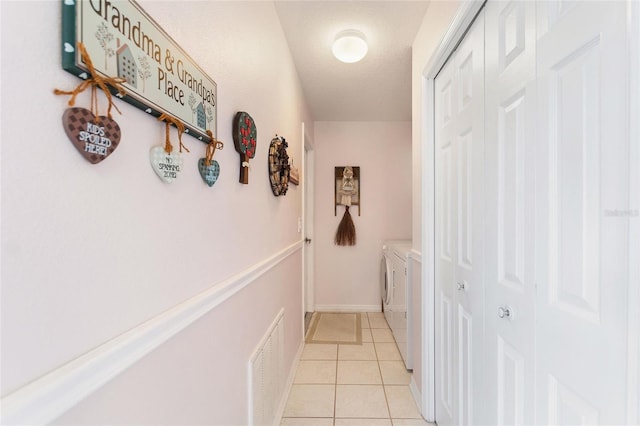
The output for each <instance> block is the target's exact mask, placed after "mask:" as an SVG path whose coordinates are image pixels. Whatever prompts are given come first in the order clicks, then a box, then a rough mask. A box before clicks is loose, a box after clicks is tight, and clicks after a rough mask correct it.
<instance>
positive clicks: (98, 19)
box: [62, 0, 217, 143]
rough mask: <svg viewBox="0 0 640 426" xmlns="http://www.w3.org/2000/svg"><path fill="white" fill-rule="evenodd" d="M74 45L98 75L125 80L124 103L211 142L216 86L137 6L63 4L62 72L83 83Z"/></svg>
mask: <svg viewBox="0 0 640 426" xmlns="http://www.w3.org/2000/svg"><path fill="white" fill-rule="evenodd" d="M78 42H82V43H83V44H84V45H85V48H86V49H87V53H88V54H89V56H90V57H91V60H92V62H93V65H94V66H95V68H96V71H97V72H98V73H99V74H101V75H102V76H109V77H122V78H125V79H126V80H127V81H126V82H125V83H123V84H122V86H123V87H124V88H125V89H126V91H127V94H126V95H125V96H124V97H123V99H124V100H125V101H127V102H129V103H131V104H132V105H134V106H136V107H138V108H140V109H142V110H143V111H145V112H146V113H148V114H151V115H153V116H154V117H159V116H160V114H162V113H166V114H168V115H171V116H173V117H175V118H177V119H179V120H180V121H182V122H183V123H184V125H185V133H187V134H189V135H191V136H194V137H196V138H197V139H199V140H202V141H204V142H207V143H208V142H209V136H207V133H206V131H207V130H211V132H212V133H213V135H214V137H215V135H216V129H217V107H216V98H217V86H216V83H215V81H213V80H212V79H211V78H210V77H209V76H208V75H207V74H206V73H205V72H204V71H203V70H202V69H201V68H200V67H199V66H198V65H197V64H196V63H195V62H194V61H193V60H192V59H191V58H190V57H189V55H187V54H186V53H185V51H184V50H182V49H181V48H180V46H178V45H177V44H176V43H175V41H173V39H171V37H169V36H168V35H167V34H166V33H165V32H164V31H163V30H162V28H160V27H159V26H158V24H156V23H155V22H154V21H153V19H151V17H150V16H149V15H147V14H146V12H145V11H144V10H143V9H142V8H141V7H140V6H139V5H138V4H137V3H136V2H135V1H133V0H63V1H62V67H63V68H64V69H65V70H67V71H69V72H70V73H72V74H74V75H76V76H78V77H80V78H83V79H86V78H87V77H88V72H87V67H86V66H85V64H84V63H83V62H82V60H81V58H80V54H79V52H78V48H77V43H78ZM112 93H113V94H114V95H116V96H118V97H122V95H120V94H117V92H116V91H113V92H112Z"/></svg>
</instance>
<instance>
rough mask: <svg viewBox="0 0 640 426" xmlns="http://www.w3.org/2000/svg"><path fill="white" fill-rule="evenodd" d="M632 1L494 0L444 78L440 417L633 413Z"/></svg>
mask: <svg viewBox="0 0 640 426" xmlns="http://www.w3.org/2000/svg"><path fill="white" fill-rule="evenodd" d="M632 6H633V7H637V6H635V5H633V3H630V2H627V1H588V2H581V1H577V2H574V1H570V2H565V1H539V2H531V1H519V2H518V1H516V2H494V1H489V2H487V4H486V5H485V7H484V9H483V11H482V12H481V13H480V14H479V15H478V17H477V19H476V21H475V22H474V23H473V24H472V26H471V28H470V30H469V32H468V33H467V34H466V35H465V37H464V39H463V41H462V43H461V44H460V46H459V47H458V48H457V49H456V51H454V53H453V54H452V55H451V57H450V58H449V60H448V61H447V63H446V64H445V66H444V67H443V69H442V71H441V72H440V74H438V76H437V77H436V79H435V120H434V124H435V129H434V130H435V147H434V149H435V207H436V208H435V235H434V237H435V244H436V246H435V257H436V258H435V277H436V283H435V284H436V287H435V291H436V294H435V297H436V298H435V300H436V306H435V324H436V341H435V345H436V351H435V352H436V359H435V361H436V365H435V370H436V378H435V379H436V421H437V422H438V424H439V425H440V426H442V425H453V424H455V425H462V424H477V425H489V424H491V425H523V424H524V425H534V424H536V425H596V424H625V423H631V422H633V421H636V420H634V419H635V418H636V417H635V412H636V410H637V409H636V408H635V406H634V404H637V400H636V398H637V394H634V392H636V391H635V390H634V387H636V386H637V382H636V381H635V380H636V379H635V377H634V376H633V374H637V372H635V373H634V371H635V370H634V368H637V365H638V360H637V352H634V351H635V350H634V349H633V346H632V345H630V344H629V341H630V340H629V333H630V332H632V333H633V332H636V333H637V330H638V325H637V324H633V323H632V322H631V321H630V319H629V318H630V317H629V315H630V312H631V311H630V309H635V308H636V307H635V306H633V305H631V304H630V302H629V301H628V297H629V294H630V293H629V289H630V288H631V286H632V285H637V282H632V277H631V272H630V271H631V270H632V269H631V265H633V264H634V262H638V259H631V258H630V252H631V251H630V250H631V249H630V247H631V246H634V244H637V242H634V241H632V240H630V229H631V228H630V223H631V222H630V221H632V220H638V218H637V217H636V216H634V213H633V212H635V211H636V209H637V206H634V205H632V198H633V197H637V194H636V193H634V189H633V188H632V183H633V182H632V181H631V172H632V170H634V169H636V170H637V169H640V164H638V163H639V160H638V158H637V156H636V157H633V156H632V155H630V153H634V152H636V153H637V148H634V146H632V145H631V144H638V141H637V140H634V141H631V140H630V133H629V132H630V129H631V125H630V120H633V119H635V118H634V117H630V116H629V113H628V111H629V105H630V99H632V98H631V97H632V96H638V93H631V90H630V87H631V86H630V84H631V83H630V82H631V81H632V80H631V76H630V64H629V57H630V55H629V53H630V38H629V37H630V36H629V35H630V34H633V33H632V32H631V31H630V30H631V29H632V28H630V27H629V23H630V22H631V20H630V19H629V13H630V10H632V9H633V8H632ZM635 25H636V26H637V23H636V24H635ZM635 31H638V29H637V27H636V28H635ZM635 54H637V53H633V54H632V55H631V57H634V56H633V55H635ZM636 146H637V145H636ZM635 191H636V192H637V186H636V188H635ZM631 303H633V302H631ZM630 307H631V308H630ZM632 318H633V317H632ZM632 337H633V338H635V336H632ZM634 395H635V396H634Z"/></svg>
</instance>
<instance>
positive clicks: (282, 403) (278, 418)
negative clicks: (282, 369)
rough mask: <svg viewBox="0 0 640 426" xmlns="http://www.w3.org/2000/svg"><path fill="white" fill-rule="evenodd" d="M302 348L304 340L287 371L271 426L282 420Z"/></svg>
mask: <svg viewBox="0 0 640 426" xmlns="http://www.w3.org/2000/svg"><path fill="white" fill-rule="evenodd" d="M303 350H304V340H303V341H302V342H300V346H299V347H298V352H297V353H296V357H295V358H294V360H293V363H292V365H291V370H290V371H289V376H288V377H287V382H286V383H285V385H284V392H282V399H281V401H280V405H278V411H277V412H276V419H275V423H274V424H273V426H278V425H280V423H281V422H282V416H283V415H284V409H285V408H286V406H287V400H288V399H289V393H290V392H291V386H293V379H295V377H296V370H298V365H299V364H300V359H301V358H302V351H303Z"/></svg>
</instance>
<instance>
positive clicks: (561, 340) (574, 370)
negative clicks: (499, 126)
mask: <svg viewBox="0 0 640 426" xmlns="http://www.w3.org/2000/svg"><path fill="white" fill-rule="evenodd" d="M628 7H629V4H628V3H627V2H624V1H599V2H591V1H589V2H552V3H546V2H541V3H538V4H537V8H538V19H537V23H538V25H537V33H538V34H537V36H538V43H537V78H538V82H537V87H538V113H537V117H538V118H537V130H538V143H537V144H536V157H535V163H536V280H537V282H538V292H537V298H536V353H537V359H536V387H537V392H536V404H537V407H538V410H537V412H538V417H537V418H536V420H537V423H538V424H550V425H573V424H582V425H587V424H589V425H590V424H624V423H626V422H627V420H626V413H627V412H626V410H627V403H628V401H627V383H628V382H627V381H628V380H630V379H631V377H630V376H629V377H628V376H627V371H628V370H627V368H629V367H628V365H630V362H631V361H632V360H631V359H628V357H629V356H630V355H629V354H627V344H628V339H629V334H628V332H629V331H628V329H629V326H628V322H627V315H628V311H629V309H628V306H629V305H628V301H627V297H628V289H629V288H630V286H631V285H638V283H637V282H635V283H632V282H631V281H630V276H629V270H630V268H629V262H630V259H629V244H630V242H629V221H630V220H638V219H637V218H630V216H629V215H627V216H622V217H621V216H617V215H616V214H612V213H611V212H615V211H627V212H628V211H629V209H630V208H631V207H630V205H629V199H630V186H629V185H630V178H629V177H630V174H629V171H630V159H629V152H630V151H629V149H630V145H629V144H630V143H634V144H637V143H638V141H637V140H634V141H630V140H629V128H630V127H629V116H628V111H629V96H638V93H630V90H629V72H630V71H629V62H628V60H629V59H628V58H629V41H628V39H627V34H628V33H627V31H628V27H627V25H628V22H629V20H628V17H627V11H628ZM636 30H637V28H636ZM636 119H637V117H636ZM633 161H634V164H633V167H638V166H639V165H638V164H637V158H636V159H633ZM635 262H637V259H636V260H635ZM636 356H637V354H636ZM636 361H637V360H636Z"/></svg>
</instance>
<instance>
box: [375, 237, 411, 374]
mask: <svg viewBox="0 0 640 426" xmlns="http://www.w3.org/2000/svg"><path fill="white" fill-rule="evenodd" d="M410 252H411V241H408V240H393V241H385V243H384V245H383V249H382V253H383V261H384V262H385V264H386V268H385V270H386V274H385V289H386V292H383V293H382V294H383V296H384V297H383V299H384V298H386V304H385V303H383V309H384V315H385V318H386V320H387V323H388V324H389V327H390V328H391V331H392V333H393V337H394V339H395V341H396V344H397V345H398V350H399V351H400V354H401V355H402V359H403V361H404V363H405V366H406V368H407V369H408V370H410V369H412V368H413V366H412V359H411V351H412V342H411V335H412V330H411V328H412V327H411V323H412V322H411V303H410V300H409V299H410V297H411V287H410V283H409V279H408V277H409V274H408V267H409V265H408V258H409V253H410ZM383 302H385V300H383Z"/></svg>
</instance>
